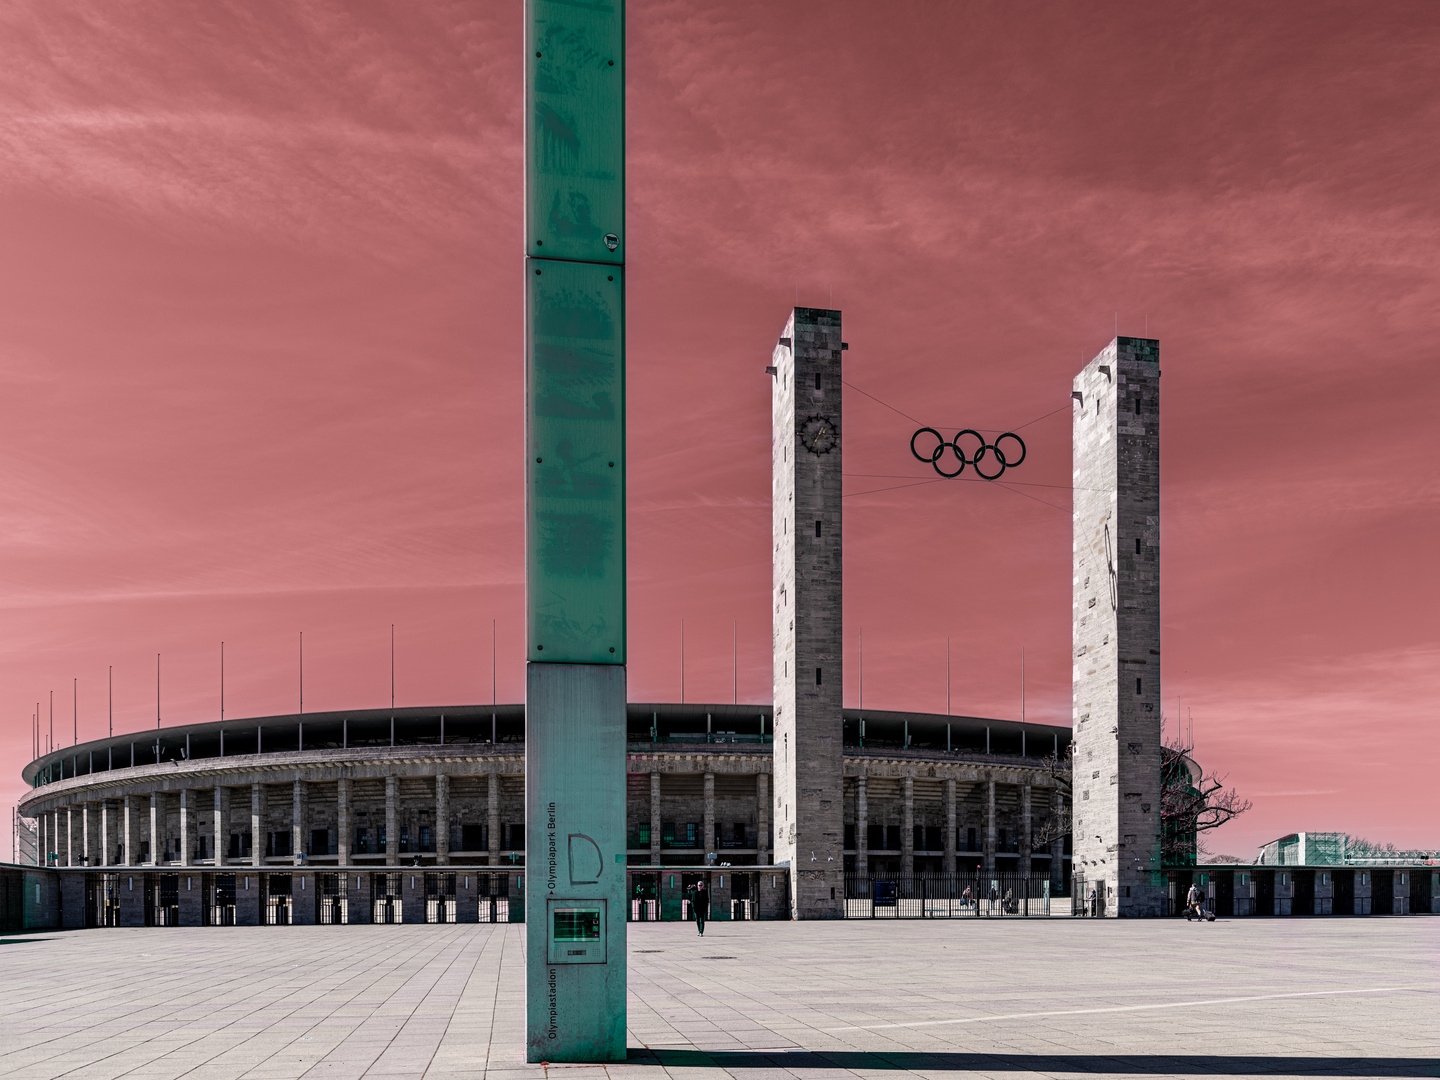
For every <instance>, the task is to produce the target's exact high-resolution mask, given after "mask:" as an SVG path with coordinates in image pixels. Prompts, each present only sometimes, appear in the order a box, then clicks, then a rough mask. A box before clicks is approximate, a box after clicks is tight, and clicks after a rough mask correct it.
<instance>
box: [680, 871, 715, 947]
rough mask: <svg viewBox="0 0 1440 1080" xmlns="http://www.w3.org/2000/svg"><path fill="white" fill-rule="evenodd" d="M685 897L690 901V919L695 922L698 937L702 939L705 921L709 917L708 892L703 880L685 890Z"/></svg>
mask: <svg viewBox="0 0 1440 1080" xmlns="http://www.w3.org/2000/svg"><path fill="white" fill-rule="evenodd" d="M685 897H686V899H687V900H689V901H690V917H691V918H692V919H694V920H695V926H696V928H697V929H698V930H699V931H700V936H701V937H704V936H705V920H706V919H708V918H709V917H710V892H709V890H708V889H706V888H705V879H704V878H701V879H700V880H699V881H697V882H695V884H694V885H691V886H690V887H689V888H688V889H686V890H685Z"/></svg>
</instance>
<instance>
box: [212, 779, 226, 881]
mask: <svg viewBox="0 0 1440 1080" xmlns="http://www.w3.org/2000/svg"><path fill="white" fill-rule="evenodd" d="M210 814H211V818H210V821H211V827H212V829H213V830H214V839H213V841H212V842H213V843H214V845H215V850H214V851H213V852H211V855H212V856H213V857H214V860H215V865H216V866H224V865H225V849H226V847H227V846H228V845H229V843H230V828H229V817H230V789H229V788H225V787H221V786H220V785H219V784H216V785H215V792H214V804H213V806H212V807H211V810H210Z"/></svg>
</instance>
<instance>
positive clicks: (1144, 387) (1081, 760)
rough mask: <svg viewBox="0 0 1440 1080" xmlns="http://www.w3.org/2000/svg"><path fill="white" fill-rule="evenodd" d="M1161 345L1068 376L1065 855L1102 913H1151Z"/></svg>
mask: <svg viewBox="0 0 1440 1080" xmlns="http://www.w3.org/2000/svg"><path fill="white" fill-rule="evenodd" d="M1159 365H1160V345H1159V342H1157V341H1153V340H1150V339H1147V338H1127V337H1117V338H1116V339H1115V340H1114V341H1112V342H1111V343H1110V344H1109V345H1107V346H1106V347H1105V349H1104V350H1102V351H1101V352H1100V354H1099V355H1098V356H1096V357H1095V358H1094V359H1093V360H1091V361H1090V362H1089V363H1088V364H1086V365H1085V367H1084V369H1083V370H1082V371H1081V372H1080V374H1079V375H1077V376H1076V377H1075V384H1074V391H1073V393H1072V395H1071V396H1072V397H1073V398H1074V402H1075V404H1074V487H1075V492H1074V507H1075V512H1074V530H1075V533H1074V541H1075V546H1074V575H1075V577H1074V614H1073V621H1074V660H1073V662H1074V665H1075V667H1074V677H1073V686H1074V694H1075V699H1074V726H1075V736H1074V750H1075V759H1074V768H1075V790H1074V854H1075V872H1076V874H1083V875H1084V877H1085V889H1086V892H1087V893H1088V892H1089V889H1090V887H1091V886H1092V885H1093V886H1096V887H1097V888H1098V887H1102V886H1103V890H1104V891H1103V894H1102V895H1103V896H1104V898H1105V914H1107V915H1159V914H1161V903H1162V898H1163V897H1164V894H1165V886H1164V885H1163V884H1162V881H1163V879H1162V877H1161V875H1160V870H1161V866H1160V366H1159Z"/></svg>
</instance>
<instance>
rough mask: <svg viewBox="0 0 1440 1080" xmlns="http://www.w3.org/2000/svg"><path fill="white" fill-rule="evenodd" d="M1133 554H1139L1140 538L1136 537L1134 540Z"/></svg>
mask: <svg viewBox="0 0 1440 1080" xmlns="http://www.w3.org/2000/svg"><path fill="white" fill-rule="evenodd" d="M1135 554H1136V555H1139V554H1140V538H1139V537H1138V536H1137V537H1136V538H1135Z"/></svg>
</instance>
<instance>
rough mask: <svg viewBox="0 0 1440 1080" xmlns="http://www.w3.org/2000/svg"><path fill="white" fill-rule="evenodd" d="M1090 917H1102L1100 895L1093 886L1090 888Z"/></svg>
mask: <svg viewBox="0 0 1440 1080" xmlns="http://www.w3.org/2000/svg"><path fill="white" fill-rule="evenodd" d="M1090 916H1091V918H1095V919H1098V918H1099V917H1100V894H1099V893H1098V892H1096V891H1095V886H1093V885H1092V886H1090Z"/></svg>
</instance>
